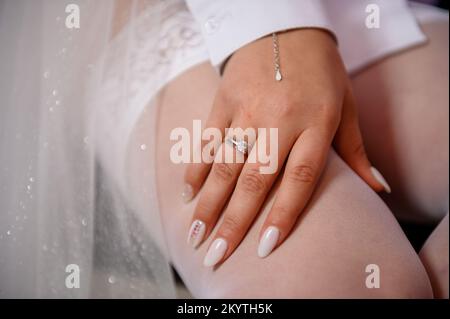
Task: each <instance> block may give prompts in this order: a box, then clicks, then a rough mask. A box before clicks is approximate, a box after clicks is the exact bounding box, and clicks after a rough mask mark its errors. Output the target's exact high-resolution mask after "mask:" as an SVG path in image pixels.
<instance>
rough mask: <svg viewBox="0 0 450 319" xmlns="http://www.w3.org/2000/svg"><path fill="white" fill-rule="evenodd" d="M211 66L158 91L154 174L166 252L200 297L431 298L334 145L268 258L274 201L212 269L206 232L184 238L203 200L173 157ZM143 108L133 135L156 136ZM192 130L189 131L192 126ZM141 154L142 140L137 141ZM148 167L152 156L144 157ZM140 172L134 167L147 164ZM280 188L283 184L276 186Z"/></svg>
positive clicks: (199, 108) (412, 258)
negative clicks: (375, 280) (377, 275)
mask: <svg viewBox="0 0 450 319" xmlns="http://www.w3.org/2000/svg"><path fill="white" fill-rule="evenodd" d="M218 81H219V79H218V76H217V75H216V73H215V71H214V70H213V69H212V68H211V67H210V66H208V65H207V64H204V65H202V66H199V67H196V68H193V69H192V70H190V71H188V72H186V73H185V74H183V75H181V76H180V77H178V78H177V79H176V80H175V81H173V82H172V83H171V84H169V85H168V86H167V87H166V88H165V90H164V91H163V92H162V93H161V96H160V114H159V120H158V129H157V158H156V160H157V180H158V196H159V202H160V209H161V214H162V219H163V224H164V230H165V234H166V239H167V243H168V246H169V254H170V257H171V259H172V261H173V264H174V266H175V267H176V268H177V270H178V272H179V273H180V275H181V276H182V277H183V279H184V281H185V283H186V285H187V286H188V288H189V289H190V290H191V292H192V293H193V294H194V296H196V297H298V298H302V297H343V298H345V297H362V298H364V297H411V298H415V297H417V298H419V297H431V295H432V294H431V287H430V283H429V280H428V277H427V275H426V272H425V269H424V267H423V265H422V264H421V262H420V260H419V258H418V256H417V254H416V253H415V252H414V250H413V249H412V247H411V246H410V244H409V242H408V241H407V239H406V238H405V236H404V234H403V233H402V231H401V229H400V227H399V226H398V224H397V222H396V221H395V219H394V217H393V216H392V214H391V212H390V211H389V209H388V208H387V207H386V206H385V205H384V203H383V202H382V201H381V200H380V199H379V197H378V196H377V195H376V194H375V193H373V192H372V191H371V190H370V189H369V188H368V187H367V186H366V185H365V184H364V183H363V182H362V181H361V180H360V179H359V178H358V177H357V176H356V175H355V174H354V173H353V171H351V170H350V169H349V168H348V167H347V166H346V165H345V164H344V163H343V161H342V160H341V159H340V158H339V157H338V156H337V155H336V154H335V153H334V152H331V154H330V157H329V162H328V165H327V168H326V171H325V172H324V174H323V178H322V180H321V182H320V184H319V186H318V189H317V191H316V193H315V195H314V197H313V200H312V202H311V203H310V205H309V207H308V208H307V209H306V210H305V211H304V212H303V214H302V217H301V219H300V220H299V223H298V225H297V226H296V227H295V229H294V230H293V232H292V234H291V236H290V237H289V239H288V240H287V241H286V242H285V243H284V244H283V245H282V246H280V247H279V248H278V249H277V250H276V251H274V252H273V253H272V254H271V255H270V256H269V257H268V258H265V259H260V258H259V257H258V256H257V253H256V250H257V244H258V232H259V229H260V227H261V222H262V221H263V218H264V216H265V215H266V214H267V213H268V209H269V208H270V206H271V204H272V200H271V199H270V200H269V201H268V202H267V203H266V204H265V205H264V208H263V209H262V212H261V214H260V216H258V217H257V219H256V221H255V224H254V225H253V227H251V229H250V230H249V233H248V234H247V236H246V237H245V239H244V240H243V242H242V243H241V245H240V246H239V247H238V249H237V250H236V252H235V253H234V254H233V255H232V256H231V257H230V258H229V259H228V260H227V261H226V262H225V263H223V264H222V265H221V266H220V267H218V268H217V269H215V270H212V269H208V268H205V267H203V266H202V259H203V257H204V255H205V250H206V248H207V246H208V244H209V240H208V241H207V242H206V243H204V244H203V245H201V246H200V247H199V249H198V250H193V249H192V248H191V247H190V246H188V245H187V243H186V237H187V232H188V228H189V226H190V225H189V224H188V223H189V221H190V218H191V214H192V212H193V209H194V205H195V204H196V201H195V200H194V201H193V202H192V203H190V204H188V205H186V204H184V203H183V202H182V199H181V196H180V193H181V191H182V185H183V183H182V177H183V172H184V169H185V167H184V166H183V165H175V164H173V163H172V162H171V161H170V158H169V151H170V147H171V145H172V144H171V143H170V141H169V134H170V131H171V130H172V129H173V128H175V127H185V128H188V129H190V128H191V127H192V120H193V119H201V120H203V121H204V120H205V119H206V116H207V115H208V113H209V110H210V108H211V105H212V100H213V98H214V94H215V91H216V88H217V85H218ZM148 121H150V116H147V115H145V114H144V116H143V117H142V119H141V121H140V123H139V124H138V126H137V127H136V133H135V137H134V141H133V143H134V144H135V145H136V146H138V145H140V144H144V143H147V144H149V143H151V139H150V137H151V136H152V135H153V134H154V132H151V131H149V129H148V127H149V125H147V124H148ZM190 130H191V129H190ZM131 149H132V153H133V152H135V153H136V154H135V155H136V156H137V157H139V156H140V155H139V154H140V153H139V151H138V147H132V148H131ZM142 165H143V166H142V168H143V170H145V161H144V162H143V164H142ZM143 170H137V171H141V172H142V171H143ZM274 192H276V188H275V189H274ZM368 264H377V265H378V266H379V267H380V270H381V287H380V288H379V289H368V288H367V287H366V285H365V280H366V276H367V275H368V274H367V273H365V267H366V266H367V265H368Z"/></svg>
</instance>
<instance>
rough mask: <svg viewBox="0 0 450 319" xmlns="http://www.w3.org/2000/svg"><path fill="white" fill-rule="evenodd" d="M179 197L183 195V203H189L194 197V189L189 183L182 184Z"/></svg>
mask: <svg viewBox="0 0 450 319" xmlns="http://www.w3.org/2000/svg"><path fill="white" fill-rule="evenodd" d="M181 197H183V201H184V202H185V203H189V202H190V201H191V200H192V198H194V189H193V188H192V186H191V185H190V184H184V189H183V192H182V193H181Z"/></svg>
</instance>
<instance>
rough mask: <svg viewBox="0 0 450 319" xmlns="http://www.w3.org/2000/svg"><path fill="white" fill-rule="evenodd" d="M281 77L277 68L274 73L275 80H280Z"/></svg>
mask: <svg viewBox="0 0 450 319" xmlns="http://www.w3.org/2000/svg"><path fill="white" fill-rule="evenodd" d="M281 79H282V77H281V72H280V70H277V72H276V73H275V80H277V81H281Z"/></svg>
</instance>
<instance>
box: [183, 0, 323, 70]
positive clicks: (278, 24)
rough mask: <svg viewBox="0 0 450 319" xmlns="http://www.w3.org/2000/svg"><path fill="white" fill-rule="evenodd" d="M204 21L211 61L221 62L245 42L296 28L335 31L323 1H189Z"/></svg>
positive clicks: (194, 13)
mask: <svg viewBox="0 0 450 319" xmlns="http://www.w3.org/2000/svg"><path fill="white" fill-rule="evenodd" d="M187 3H188V6H189V8H190V10H191V12H192V14H193V15H194V18H195V19H196V20H197V21H198V22H199V23H200V24H201V27H202V33H203V35H204V38H205V41H206V45H207V48H208V52H209V56H210V60H211V63H212V64H213V65H214V66H216V67H219V68H220V65H221V64H222V63H223V62H225V60H226V59H227V58H228V57H229V56H230V55H231V54H233V52H235V51H236V50H238V49H239V48H241V47H243V46H244V45H246V44H248V43H250V42H252V41H254V40H256V39H259V38H261V37H263V36H266V35H268V34H271V33H273V32H278V31H282V30H289V29H295V28H321V29H327V30H328V31H330V32H331V33H332V30H331V26H330V23H329V20H328V18H327V13H326V10H325V7H324V6H323V4H322V1H321V0H245V1H242V0H214V1H212V0H187Z"/></svg>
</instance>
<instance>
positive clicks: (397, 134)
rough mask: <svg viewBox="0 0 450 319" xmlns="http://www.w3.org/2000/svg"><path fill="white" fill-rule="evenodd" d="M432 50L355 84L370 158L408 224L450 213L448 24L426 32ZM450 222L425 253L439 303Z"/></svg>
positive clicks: (395, 61) (377, 68)
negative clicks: (378, 169)
mask: <svg viewBox="0 0 450 319" xmlns="http://www.w3.org/2000/svg"><path fill="white" fill-rule="evenodd" d="M422 27H423V30H424V32H425V33H426V34H427V35H428V37H429V40H430V41H429V43H428V44H427V45H425V46H422V47H419V48H416V49H413V50H409V51H407V52H404V53H402V54H399V55H397V56H393V57H390V58H388V59H386V60H385V61H382V62H381V63H378V64H376V65H374V66H373V67H371V68H369V69H367V70H365V71H364V72H362V73H361V74H358V75H357V76H355V77H354V78H353V87H354V91H355V96H356V99H357V102H358V105H359V109H360V113H361V127H362V131H363V135H364V140H365V142H366V146H367V149H368V153H369V156H370V159H371V160H372V161H373V162H374V163H375V165H376V166H377V167H378V168H380V170H381V171H382V172H383V174H384V175H385V176H386V178H387V179H388V181H389V183H390V184H391V186H392V189H393V193H392V195H390V196H386V197H385V200H386V202H387V203H388V204H389V206H390V207H391V209H393V211H394V212H395V213H397V214H398V215H399V216H400V217H403V218H406V219H410V220H414V219H415V220H417V221H425V222H438V221H439V220H440V219H442V218H443V217H444V216H445V215H446V213H447V212H448V192H449V189H448V185H449V181H448V173H449V172H448V168H449V165H448V163H449V158H448V154H449V148H448V145H449V136H448V130H449V123H448V116H449V114H448V112H449V108H448V105H449V96H448V79H449V74H448V54H449V52H448V20H447V21H442V22H440V23H433V24H425V25H422ZM448 250H449V246H448V217H447V218H445V219H444V220H443V221H442V222H441V224H440V226H439V227H438V228H437V229H436V230H435V232H434V233H433V235H432V236H431V237H430V239H429V240H428V241H427V243H426V244H425V246H424V247H423V249H422V251H421V253H420V257H421V259H422V261H423V263H424V265H425V266H426V268H427V271H428V273H429V275H430V278H431V282H432V284H433V288H434V292H435V295H436V297H442V296H446V297H447V298H448Z"/></svg>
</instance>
